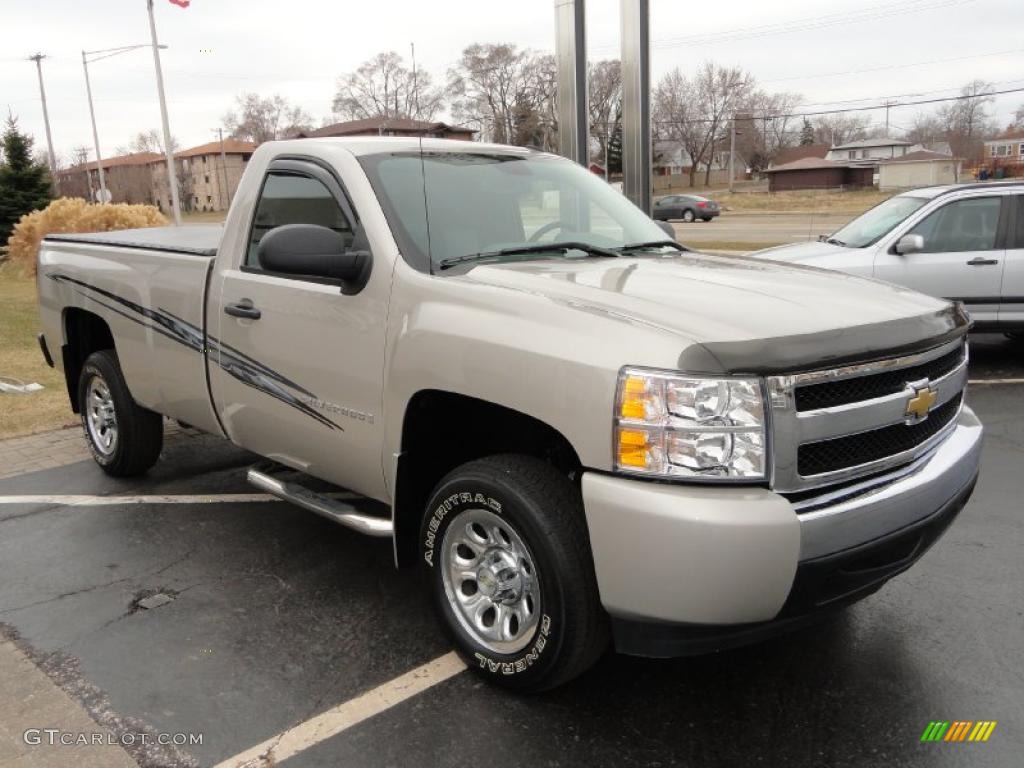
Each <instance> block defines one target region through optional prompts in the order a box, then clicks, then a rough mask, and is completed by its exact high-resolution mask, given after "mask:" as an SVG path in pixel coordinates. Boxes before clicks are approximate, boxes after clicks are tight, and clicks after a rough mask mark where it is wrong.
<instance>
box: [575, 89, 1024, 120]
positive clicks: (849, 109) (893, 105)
mask: <svg viewBox="0 0 1024 768" xmlns="http://www.w3.org/2000/svg"><path fill="white" fill-rule="evenodd" d="M1008 93H1024V87H1021V88H1006V89H1003V90H1000V91H987V92H985V93H976V94H971V95H968V96H963V95H961V96H946V97H943V98H939V99H919V100H917V101H902V102H890V103H889V104H888V105H887V104H884V103H883V104H872V105H870V106H867V107H846V108H844V109H824V110H817V111H814V112H780V113H778V114H773V115H769V114H764V115H754V116H753V117H752V119H755V120H778V119H781V118H784V117H786V118H790V117H820V116H822V115H841V114H846V113H849V112H870V111H873V110H877V109H886V108H887V107H888V108H890V109H892V108H896V107H915V106H920V105H922V104H940V103H943V102H946V101H964V100H966V99H985V98H989V97H991V96H1003V95H1005V94H1008ZM876 98H877V97H876ZM651 122H652V123H655V124H658V125H676V124H678V123H688V124H694V123H713V122H716V120H715V119H714V118H709V117H698V118H694V119H691V120H652V121H651ZM594 124H595V125H612V124H613V123H612V122H611V121H594Z"/></svg>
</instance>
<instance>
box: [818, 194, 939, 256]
mask: <svg viewBox="0 0 1024 768" xmlns="http://www.w3.org/2000/svg"><path fill="white" fill-rule="evenodd" d="M927 202H928V198H927V197H904V196H903V195H900V196H899V197H890V198H889V199H888V200H886V201H884V202H881V203H879V204H878V205H876V206H875V207H874V208H872V209H871V210H869V211H867V212H866V213H864V214H863V215H861V216H858V217H857V218H856V219H854V220H853V221H851V222H850V223H849V224H847V225H846V226H845V227H843V228H842V229H840V230H839V231H838V232H836V233H835V234H834V235H832V237H830V238H829V239H828V241H829V242H830V243H835V244H836V245H845V246H846V247H847V248H864V247H866V246H869V245H874V244H875V243H876V242H878V241H879V240H880V239H881V238H883V237H885V236H886V235H887V234H889V232H891V231H892V229H893V227H895V226H896V225H897V224H899V223H900V222H901V221H905V220H906V218H907V217H908V216H909V215H910V214H912V213H913V212H914V211H916V210H917V209H918V208H920V207H921V206H922V205H924V204H925V203H927Z"/></svg>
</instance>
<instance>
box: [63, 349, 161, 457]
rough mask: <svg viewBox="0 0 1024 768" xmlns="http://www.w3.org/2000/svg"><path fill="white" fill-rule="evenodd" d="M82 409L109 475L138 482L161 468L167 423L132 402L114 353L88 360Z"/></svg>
mask: <svg viewBox="0 0 1024 768" xmlns="http://www.w3.org/2000/svg"><path fill="white" fill-rule="evenodd" d="M78 406H79V410H80V412H81V416H82V429H83V430H84V431H85V439H86V442H87V443H88V444H89V450H90V451H92V456H93V458H94V459H95V460H96V463H97V464H99V465H100V468H101V469H102V470H103V471H104V472H106V473H107V474H108V475H112V476H114V477H133V476H135V475H141V474H142V473H143V472H145V471H146V470H147V469H149V468H150V467H152V466H153V464H155V463H156V460H157V459H158V458H159V457H160V450H161V448H162V447H163V440H164V423H163V418H162V417H161V416H160V414H158V413H154V412H153V411H150V410H147V409H145V408H143V407H141V406H140V405H139V404H138V403H136V402H135V400H134V399H132V396H131V393H130V392H129V391H128V385H127V384H126V383H125V381H124V375H123V374H122V373H121V366H120V365H119V364H118V362H117V354H116V353H115V352H114V351H113V350H104V351H102V352H93V353H92V354H91V355H89V357H88V358H86V361H85V364H84V365H83V366H82V373H81V375H80V376H79V378H78Z"/></svg>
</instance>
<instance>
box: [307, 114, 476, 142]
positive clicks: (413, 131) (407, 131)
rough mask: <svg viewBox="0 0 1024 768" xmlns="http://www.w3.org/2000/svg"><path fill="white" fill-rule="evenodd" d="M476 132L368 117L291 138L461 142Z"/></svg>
mask: <svg viewBox="0 0 1024 768" xmlns="http://www.w3.org/2000/svg"><path fill="white" fill-rule="evenodd" d="M474 133H476V130H474V129H473V128H466V127H464V126H460V125H449V124H448V123H442V122H437V121H429V120H408V119H406V118H397V117H396V118H390V117H368V118H366V119H364V120H347V121H345V122H343V123H331V124H330V125H325V126H323V127H322V128H317V129H315V130H311V131H299V132H298V133H296V134H295V135H294V136H291V137H290V138H293V139H315V138H323V137H324V136H422V137H423V138H425V139H426V138H434V139H461V140H463V141H472V140H473V134H474Z"/></svg>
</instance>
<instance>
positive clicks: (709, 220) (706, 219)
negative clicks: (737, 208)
mask: <svg viewBox="0 0 1024 768" xmlns="http://www.w3.org/2000/svg"><path fill="white" fill-rule="evenodd" d="M701 221H703V222H704V223H705V224H710V223H711V222H712V221H714V218H713V217H712V216H705V217H704V218H703V219H701Z"/></svg>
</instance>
